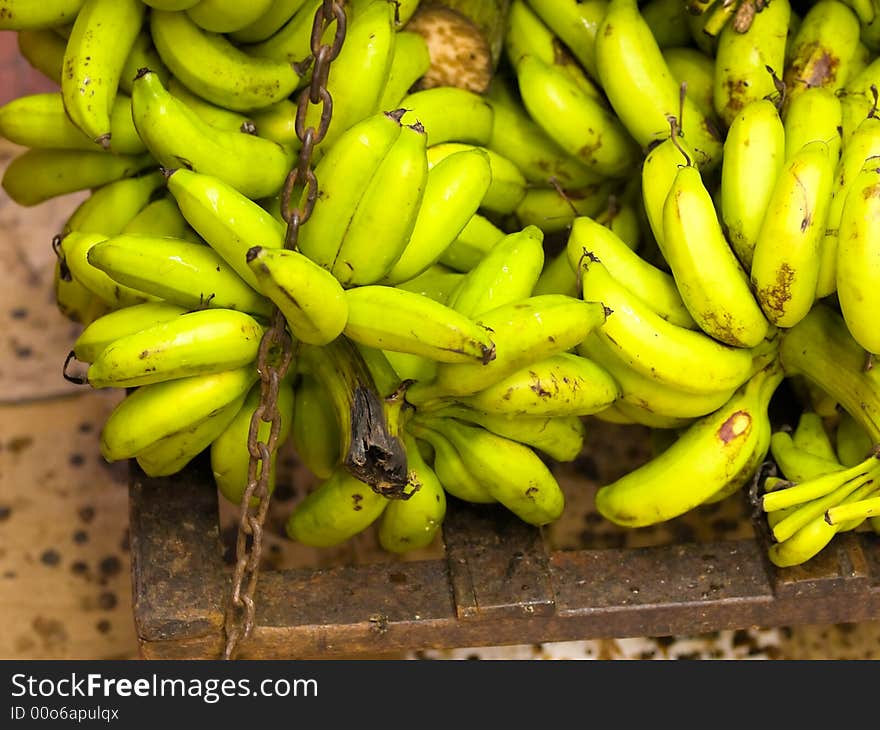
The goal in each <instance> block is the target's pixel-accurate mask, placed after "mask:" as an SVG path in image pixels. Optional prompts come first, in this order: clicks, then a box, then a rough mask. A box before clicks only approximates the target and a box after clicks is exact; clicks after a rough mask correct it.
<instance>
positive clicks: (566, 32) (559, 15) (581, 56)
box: [528, 0, 608, 79]
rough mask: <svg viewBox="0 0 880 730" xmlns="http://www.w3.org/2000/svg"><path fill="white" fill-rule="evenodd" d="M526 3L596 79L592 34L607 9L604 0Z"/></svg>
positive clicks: (547, 0) (539, 0)
mask: <svg viewBox="0 0 880 730" xmlns="http://www.w3.org/2000/svg"><path fill="white" fill-rule="evenodd" d="M528 4H529V6H530V7H531V9H532V10H533V11H534V12H535V13H536V14H537V15H538V17H540V18H541V20H543V21H544V23H546V24H547V26H548V27H549V28H550V29H551V30H552V31H553V32H554V33H555V34H556V35H557V36H558V37H559V38H560V40H562V42H563V43H565V45H566V46H567V47H568V49H569V50H570V51H571V52H572V53H573V54H574V55H575V57H576V58H577V60H578V61H579V62H580V64H581V65H582V66H583V67H584V69H585V70H586V71H587V73H589V74H590V76H592V77H593V78H594V79H598V78H599V75H598V71H597V68H596V56H595V53H596V52H595V46H596V34H597V33H598V31H599V24H600V23H601V22H602V18H603V17H604V16H605V12H606V10H607V8H608V3H607V2H606V0H528Z"/></svg>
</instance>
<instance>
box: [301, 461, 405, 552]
mask: <svg viewBox="0 0 880 730" xmlns="http://www.w3.org/2000/svg"><path fill="white" fill-rule="evenodd" d="M389 503H390V500H389V499H387V498H386V497H383V496H381V495H379V494H377V493H376V492H374V491H373V490H372V489H371V488H370V486H369V485H368V484H365V483H364V482H362V481H360V480H358V479H356V478H355V477H353V476H352V475H351V474H349V473H348V472H347V471H346V470H345V469H342V468H337V469H336V471H335V472H334V473H333V475H332V476H331V477H330V478H328V479H326V480H325V481H323V482H321V484H320V485H318V487H317V488H315V490H314V491H312V492H310V493H309V494H308V495H306V497H305V499H303V500H302V501H301V502H299V503H298V504H297V505H296V506H295V507H294V509H293V511H292V512H291V513H290V516H289V517H288V518H287V522H286V523H285V525H284V530H285V533H286V534H287V536H288V537H289V538H290V539H291V540H295V541H296V542H300V543H302V544H303V545H310V546H312V547H331V546H333V545H339V544H340V543H343V542H345V541H346V540H349V539H350V538H352V537H354V536H355V535H357V534H358V533H360V532H363V531H364V530H366V529H367V528H368V527H369V526H370V525H372V524H373V523H374V522H375V521H376V520H377V519H378V518H379V516H380V515H381V514H382V512H383V510H385V509H386V507H387V506H388V504H389Z"/></svg>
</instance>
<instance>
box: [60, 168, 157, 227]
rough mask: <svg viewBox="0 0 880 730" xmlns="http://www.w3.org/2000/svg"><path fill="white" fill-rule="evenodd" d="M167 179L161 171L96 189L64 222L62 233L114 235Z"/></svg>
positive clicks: (142, 207)
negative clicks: (77, 232) (76, 232)
mask: <svg viewBox="0 0 880 730" xmlns="http://www.w3.org/2000/svg"><path fill="white" fill-rule="evenodd" d="M164 182H165V178H164V177H163V176H162V173H161V172H159V171H158V170H155V171H153V172H148V173H145V174H143V175H138V176H136V177H126V178H122V179H121V180H116V181H114V182H111V183H107V184H106V185H103V186H101V187H99V188H96V189H95V190H93V191H92V192H91V193H90V194H89V196H88V197H87V198H86V199H85V200H83V201H82V202H81V203H80V204H79V205H78V206H77V207H76V210H74V211H73V213H72V214H71V215H70V217H69V218H68V219H67V221H65V223H64V226H63V228H62V231H61V233H62V235H66V234H68V233H70V232H71V231H79V232H80V233H103V234H104V235H105V236H115V235H116V234H118V233H122V229H123V228H125V226H127V225H128V224H129V223H130V222H131V220H132V219H133V218H134V217H135V216H136V215H137V214H138V213H139V212H140V211H142V210H143V209H144V207H146V205H147V204H148V203H149V202H150V200H151V199H152V198H153V197H154V196H155V195H156V191H157V190H158V189H159V187H160V186H161V185H162V184H163V183H164Z"/></svg>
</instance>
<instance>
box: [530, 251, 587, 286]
mask: <svg viewBox="0 0 880 730" xmlns="http://www.w3.org/2000/svg"><path fill="white" fill-rule="evenodd" d="M532 294H566V295H568V296H570V297H576V296H577V295H578V281H577V274H575V272H574V269H573V268H572V267H571V264H569V263H568V251H560V252H559V253H557V254H556V255H555V256H552V257H549V258H546V259H545V261H544V267H543V268H542V269H541V275H540V276H539V277H538V280H537V281H536V282H535V286H534V287H532Z"/></svg>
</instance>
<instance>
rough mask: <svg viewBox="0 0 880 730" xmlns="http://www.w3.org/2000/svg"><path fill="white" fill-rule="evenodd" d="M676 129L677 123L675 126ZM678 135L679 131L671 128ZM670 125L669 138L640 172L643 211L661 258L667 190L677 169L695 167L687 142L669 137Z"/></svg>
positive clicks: (655, 151)
mask: <svg viewBox="0 0 880 730" xmlns="http://www.w3.org/2000/svg"><path fill="white" fill-rule="evenodd" d="M675 124H676V125H677V121H676V122H675ZM674 129H675V131H676V132H680V130H678V127H677V126H675V127H674ZM672 130H673V126H672V122H670V134H669V135H667V137H666V138H665V139H664V140H663V141H662V142H660V144H657V145H655V146H654V147H652V148H651V151H650V152H648V154H647V155H646V156H645V160H644V162H643V163H642V170H641V176H640V177H641V183H642V185H641V188H642V207H643V208H644V210H645V217H646V218H647V219H648V226H649V228H650V229H651V232H652V233H653V234H654V240H655V241H656V242H657V247H658V248H659V250H660V252H661V254H662V252H663V208H664V206H665V205H666V198H668V197H669V190H670V188H671V187H672V183H673V181H674V180H675V176H676V175H677V174H678V168H679V167H680V166H681V165H682V164H694V165H696V164H697V161H696V158H695V157H694V153H693V152H692V151H691V149H690V148H689V147H688V145H687V142H686V140H684V139H682V138H681V137H679V136H676V137H675V138H673V136H672V133H671V132H672Z"/></svg>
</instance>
